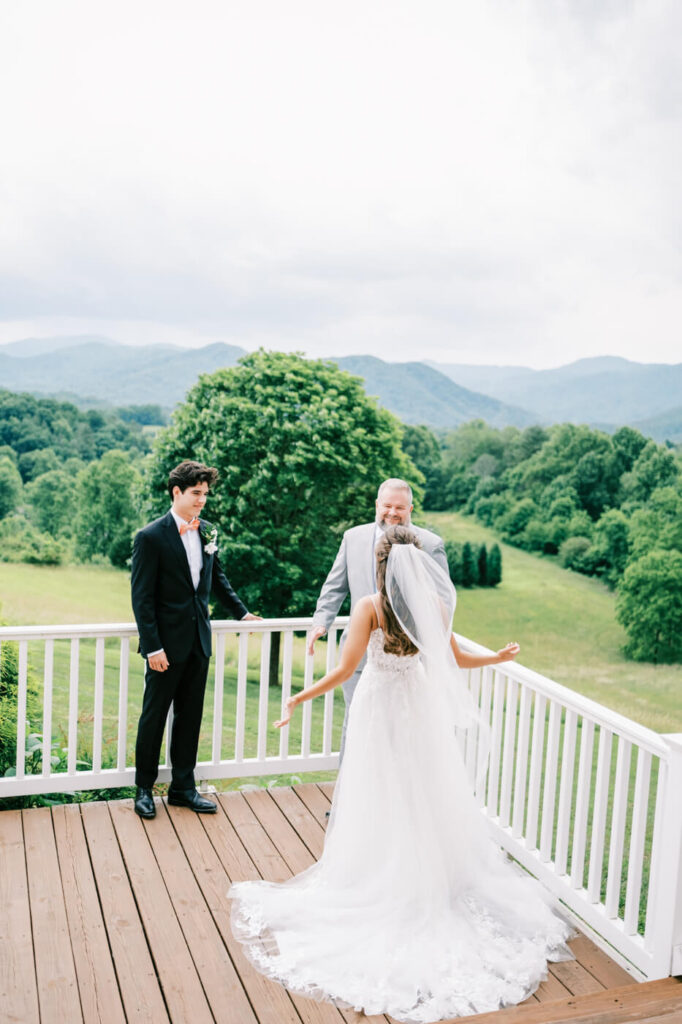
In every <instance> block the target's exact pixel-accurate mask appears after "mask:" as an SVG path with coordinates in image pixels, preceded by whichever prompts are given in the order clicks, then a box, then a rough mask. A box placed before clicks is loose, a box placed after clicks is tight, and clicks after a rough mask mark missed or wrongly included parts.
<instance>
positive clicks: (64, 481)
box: [25, 469, 78, 538]
mask: <svg viewBox="0 0 682 1024" xmlns="http://www.w3.org/2000/svg"><path fill="white" fill-rule="evenodd" d="M25 493H26V504H27V506H28V508H27V511H28V515H29V516H30V519H31V522H32V523H34V524H35V526H36V527H37V528H38V530H40V531H41V532H42V533H48V534H50V536H52V537H54V538H58V537H60V536H64V535H66V536H69V535H70V534H71V533H72V521H73V519H74V517H75V515H76V512H77V510H78V495H77V489H76V487H75V481H74V478H73V475H72V474H71V473H69V472H68V471H67V470H65V469H54V470H51V471H50V472H48V473H43V474H41V476H39V477H36V478H35V480H32V481H31V482H30V483H28V484H26V488H25Z"/></svg>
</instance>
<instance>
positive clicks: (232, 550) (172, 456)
mask: <svg viewBox="0 0 682 1024" xmlns="http://www.w3.org/2000/svg"><path fill="white" fill-rule="evenodd" d="M401 439H402V428H401V425H400V423H399V421H398V420H397V419H396V418H395V417H394V416H393V415H392V414H391V413H389V412H387V411H386V410H384V409H381V408H379V406H378V405H377V403H376V401H375V400H374V399H373V398H369V397H368V396H367V395H366V394H365V392H364V389H363V386H362V381H361V380H360V379H359V378H357V377H351V376H350V375H349V374H348V373H345V372H343V371H342V370H340V369H339V368H338V367H337V366H335V365H334V364H333V363H327V362H322V361H311V360H308V359H304V358H303V357H302V356H300V355H290V354H285V353H280V352H264V351H262V350H261V351H259V352H255V353H252V354H251V355H248V356H246V357H244V358H243V359H241V360H240V362H239V364H238V365H237V366H236V367H234V368H231V369H225V370H218V371H217V372H216V373H213V374H204V375H203V376H201V377H200V378H199V381H198V382H197V384H196V385H195V386H194V387H193V388H192V390H191V391H190V392H189V395H188V396H187V401H186V402H185V403H184V405H182V406H180V407H179V409H178V410H176V412H175V414H174V416H173V419H172V422H171V424H170V426H169V427H168V428H167V429H166V430H164V431H162V432H161V433H160V434H159V436H158V438H157V441H156V445H155V458H154V462H153V468H152V472H151V474H150V476H149V478H148V480H147V486H148V495H149V498H150V504H151V509H152V511H154V512H156V513H157V514H159V513H161V512H162V511H163V510H164V509H165V508H167V504H168V497H167V495H166V493H165V483H166V479H167V477H168V473H169V471H170V469H171V468H172V467H173V466H174V465H175V464H176V463H178V462H180V461H181V460H183V459H190V458H191V459H197V460H199V461H202V462H205V463H207V464H209V465H211V466H215V467H216V468H217V469H218V472H219V474H220V478H219V481H218V483H217V485H216V486H215V488H214V489H213V493H212V494H211V497H210V499H209V505H208V507H207V510H206V518H207V519H209V520H210V521H212V522H213V523H214V524H215V525H216V526H217V527H218V531H219V532H218V543H219V548H220V557H221V559H222V560H223V562H224V564H225V568H226V571H227V574H228V576H229V578H230V580H231V582H232V583H233V584H234V586H235V588H236V590H237V592H238V593H239V595H240V597H242V599H243V600H244V601H245V603H246V604H247V606H248V607H249V609H250V610H252V611H257V612H259V613H260V614H262V615H265V616H292V615H310V614H312V611H313V608H314V606H315V601H316V598H317V595H318V593H319V590H320V586H321V584H322V582H323V580H324V578H325V576H326V574H327V572H328V571H329V568H330V566H331V564H332V560H333V558H334V555H335V553H336V550H337V548H338V545H339V541H340V537H341V533H342V531H343V530H344V529H346V528H347V527H349V526H353V525H355V524H357V523H361V522H366V521H367V520H368V519H372V518H373V517H374V499H375V497H376V491H377V486H378V484H379V483H380V482H381V480H382V479H384V478H386V477H393V476H399V477H405V478H407V479H410V480H413V479H414V477H415V474H416V470H415V467H414V465H413V463H412V462H411V460H410V458H409V457H408V456H407V455H406V454H405V452H404V451H403V450H402V448H401ZM276 635H277V634H276ZM274 654H275V652H273V662H274V661H275V657H274Z"/></svg>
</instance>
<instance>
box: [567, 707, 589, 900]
mask: <svg viewBox="0 0 682 1024" xmlns="http://www.w3.org/2000/svg"><path fill="white" fill-rule="evenodd" d="M593 755H594V722H592V721H590V720H589V719H586V718H583V720H582V726H581V730H580V760H579V762H578V791H577V793H576V801H575V825H574V826H573V853H572V856H571V885H572V886H573V888H574V889H582V886H583V878H584V875H585V840H586V836H587V815H588V812H589V809H590V789H591V785H592V759H593Z"/></svg>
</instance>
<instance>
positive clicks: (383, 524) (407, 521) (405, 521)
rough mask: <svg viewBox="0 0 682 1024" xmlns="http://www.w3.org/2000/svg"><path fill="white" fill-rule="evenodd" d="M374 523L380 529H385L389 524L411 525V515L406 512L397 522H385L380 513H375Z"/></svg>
mask: <svg viewBox="0 0 682 1024" xmlns="http://www.w3.org/2000/svg"><path fill="white" fill-rule="evenodd" d="M376 524H377V526H379V527H380V528H381V529H382V530H387V529H388V528H389V526H411V525H412V517H411V516H410V513H409V512H408V513H407V515H406V516H405V518H404V519H401V520H400V522H399V523H387V522H386V520H385V519H382V517H381V515H380V514H379V513H377V516H376Z"/></svg>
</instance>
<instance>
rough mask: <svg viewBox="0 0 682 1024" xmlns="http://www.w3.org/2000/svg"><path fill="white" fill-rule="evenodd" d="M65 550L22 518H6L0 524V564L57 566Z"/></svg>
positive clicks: (52, 538) (15, 516)
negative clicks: (26, 563) (25, 563)
mask: <svg viewBox="0 0 682 1024" xmlns="http://www.w3.org/2000/svg"><path fill="white" fill-rule="evenodd" d="M64 555H65V549H64V547H63V545H62V544H60V542H59V541H57V540H55V538H54V537H51V536H50V534H48V533H42V532H41V531H40V530H39V529H38V528H37V527H35V526H34V525H33V524H32V523H31V522H29V521H28V520H26V519H25V518H24V517H23V516H20V515H13V516H7V518H6V519H3V520H2V522H0V562H29V563H30V564H32V565H59V564H60V562H62V561H63V559H64Z"/></svg>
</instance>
